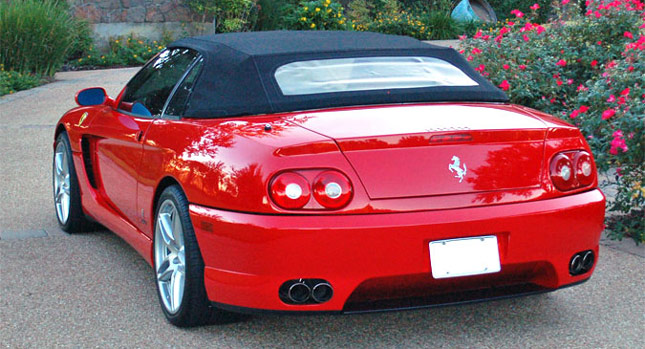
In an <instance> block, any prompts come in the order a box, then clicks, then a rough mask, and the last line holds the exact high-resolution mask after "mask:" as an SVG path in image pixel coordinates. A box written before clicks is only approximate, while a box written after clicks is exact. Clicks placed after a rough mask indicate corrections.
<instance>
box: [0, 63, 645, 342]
mask: <svg viewBox="0 0 645 349" xmlns="http://www.w3.org/2000/svg"><path fill="white" fill-rule="evenodd" d="M135 72H136V69H116V70H102V71H90V72H67V73H59V74H57V75H56V78H57V81H56V82H54V83H52V84H49V85H45V86H42V87H39V88H36V89H33V90H30V91H23V92H19V93H16V94H14V95H10V96H5V97H2V98H0V150H1V151H2V152H1V154H2V155H1V156H2V157H1V162H0V169H1V176H0V178H1V179H2V181H1V182H0V194H1V195H2V203H1V210H0V346H6V347H14V348H15V347H54V346H71V347H106V346H109V347H150V346H161V347H180V346H182V347H183V346H186V347H198V346H199V347H221V346H226V347H285V346H292V345H293V346H304V347H318V346H325V347H350V346H351V347H478V348H479V347H490V348H498V347H508V348H517V347H544V348H546V347H580V348H582V347H612V348H613V347H623V348H643V347H645V338H644V337H643V331H644V330H645V297H644V296H643V295H644V294H645V258H644V256H645V253H643V251H644V250H643V248H642V247H639V248H632V250H631V252H625V251H623V250H620V246H621V245H620V244H615V243H606V244H603V246H601V249H600V260H599V262H598V267H597V269H596V273H595V274H594V276H593V278H592V279H591V280H590V281H588V282H587V283H585V284H583V285H580V286H577V287H573V288H569V289H564V290H561V291H557V292H554V293H549V294H543V295H538V296H531V297H525V298H517V299H510V300H502V301H494V302H487V303H480V304H471V305H464V306H452V307H443V308H434V309H427V310H417V311H405V312H396V313H380V314H369V315H351V316H276V315H271V316H268V315H263V316H255V317H250V318H248V319H245V320H244V321H241V322H238V323H233V324H229V325H224V326H211V327H202V328H196V329H188V330H182V329H177V328H174V327H173V326H171V325H170V324H168V323H167V322H166V321H165V319H164V317H163V314H162V313H161V311H160V308H159V305H158V303H157V297H156V293H155V286H154V277H153V273H152V270H151V269H150V268H149V266H148V265H147V264H146V263H145V262H144V261H143V259H142V258H141V257H139V255H138V254H137V253H136V252H135V251H134V250H133V249H131V248H130V247H129V246H128V245H127V244H126V243H124V242H123V241H122V240H121V239H120V238H118V237H117V236H116V235H114V234H112V233H111V232H108V231H99V232H92V233H86V234H78V235H67V234H65V233H63V232H62V231H60V230H59V229H58V227H57V224H56V219H55V217H54V209H53V203H52V195H51V175H50V168H51V155H52V142H53V132H54V125H55V122H56V120H57V119H58V118H59V117H60V115H62V114H63V113H64V112H65V111H66V110H67V109H69V108H71V107H73V106H74V105H75V104H74V100H73V96H74V94H75V92H76V91H77V90H79V89H81V88H84V87H90V86H97V85H98V86H103V87H105V88H106V89H107V91H108V93H109V94H110V95H112V96H114V95H116V94H117V93H118V91H119V90H120V88H121V87H122V86H123V84H124V83H125V82H126V81H127V80H128V79H129V78H130V77H131V76H132V75H133V74H134V73H135ZM629 244H632V245H633V243H631V242H627V245H629Z"/></svg>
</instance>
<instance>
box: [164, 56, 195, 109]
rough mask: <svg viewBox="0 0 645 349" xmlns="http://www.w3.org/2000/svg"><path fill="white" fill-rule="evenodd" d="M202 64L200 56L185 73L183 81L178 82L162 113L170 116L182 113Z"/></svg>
mask: <svg viewBox="0 0 645 349" xmlns="http://www.w3.org/2000/svg"><path fill="white" fill-rule="evenodd" d="M203 64H204V59H203V58H200V59H199V61H197V63H195V65H194V66H193V68H192V69H191V70H190V72H189V73H188V75H186V78H185V79H184V81H182V82H181V83H180V84H179V87H177V90H176V91H175V93H174V94H173V95H172V97H171V98H170V102H169V103H168V107H167V108H166V111H165V113H164V115H171V116H183V115H184V111H185V110H186V107H187V106H188V101H189V99H190V95H191V94H192V93H193V87H194V86H195V80H197V76H199V73H200V71H201V70H202V65H203Z"/></svg>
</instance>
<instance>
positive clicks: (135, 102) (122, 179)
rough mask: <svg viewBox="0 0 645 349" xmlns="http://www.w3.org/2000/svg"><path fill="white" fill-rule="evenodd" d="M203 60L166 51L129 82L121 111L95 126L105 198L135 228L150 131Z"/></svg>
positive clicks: (109, 113)
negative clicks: (177, 87)
mask: <svg viewBox="0 0 645 349" xmlns="http://www.w3.org/2000/svg"><path fill="white" fill-rule="evenodd" d="M197 55H198V54H197V53H196V52H195V51H193V50H189V49H179V48H177V49H167V50H164V51H162V52H161V53H159V54H158V55H157V56H156V57H155V58H154V59H152V60H151V61H150V62H149V63H148V64H147V65H146V66H145V67H144V68H142V69H141V70H140V71H139V72H138V73H137V74H136V75H135V76H134V77H133V78H132V80H130V82H128V84H127V85H126V87H125V89H124V92H123V93H122V94H121V99H120V100H119V101H118V105H117V108H116V109H114V108H106V109H104V112H103V113H102V114H101V115H100V116H98V117H97V118H96V119H95V120H94V121H93V122H92V129H93V130H94V136H95V141H94V142H95V147H94V151H95V152H96V157H95V159H96V162H97V166H98V170H97V171H96V172H97V173H98V174H100V184H101V187H100V193H101V194H102V195H103V196H104V199H105V200H106V201H107V202H108V203H109V204H110V205H111V206H112V208H113V209H115V210H116V211H118V212H119V213H120V214H121V215H122V216H123V217H124V218H126V219H127V220H128V221H130V223H132V224H134V225H135V226H138V227H140V223H141V219H142V218H141V214H139V213H138V212H137V204H136V203H137V199H136V198H137V187H138V185H137V182H138V180H139V174H138V171H139V167H140V165H141V161H142V156H143V141H144V140H145V134H146V131H147V130H148V128H149V127H150V125H151V124H152V122H153V121H154V119H155V118H159V117H160V116H161V114H162V111H163V108H164V107H165V105H166V101H167V100H168V97H169V95H170V94H171V92H172V91H173V90H174V88H175V85H177V83H178V82H179V80H180V79H181V78H182V76H184V74H185V72H186V70H187V69H188V67H189V66H191V64H192V62H193V61H194V60H195V58H196V57H197Z"/></svg>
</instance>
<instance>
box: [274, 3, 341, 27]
mask: <svg viewBox="0 0 645 349" xmlns="http://www.w3.org/2000/svg"><path fill="white" fill-rule="evenodd" d="M343 11H344V9H343V6H341V5H340V3H338V2H337V1H335V0H315V1H301V2H300V3H299V4H298V6H297V7H296V8H295V10H294V11H293V12H292V13H291V14H290V15H289V16H288V17H287V18H286V25H287V26H288V28H289V29H296V30H346V29H348V23H347V18H345V15H344V13H343Z"/></svg>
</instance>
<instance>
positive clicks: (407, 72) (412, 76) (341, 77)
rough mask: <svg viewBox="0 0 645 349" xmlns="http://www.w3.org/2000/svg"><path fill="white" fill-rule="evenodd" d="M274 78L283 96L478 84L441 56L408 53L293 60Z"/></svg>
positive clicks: (276, 73)
mask: <svg viewBox="0 0 645 349" xmlns="http://www.w3.org/2000/svg"><path fill="white" fill-rule="evenodd" d="M275 79H276V81H277V82H278V85H279V86H280V90H281V91H282V94H283V95H285V96H295V95H311V94H319V93H332V92H351V91H369V90H389V89H404V88H422V87H434V86H477V85H478V84H477V83H476V82H475V81H474V80H472V79H471V78H470V77H468V75H466V74H465V73H464V72H463V71H461V70H460V69H459V68H457V67H455V66H454V65H452V64H450V63H448V62H446V61H444V60H442V59H438V58H433V57H408V56H399V57H357V58H337V59H322V60H311V61H301V62H293V63H289V64H285V65H283V66H281V67H280V68H278V69H277V70H276V72H275Z"/></svg>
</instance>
